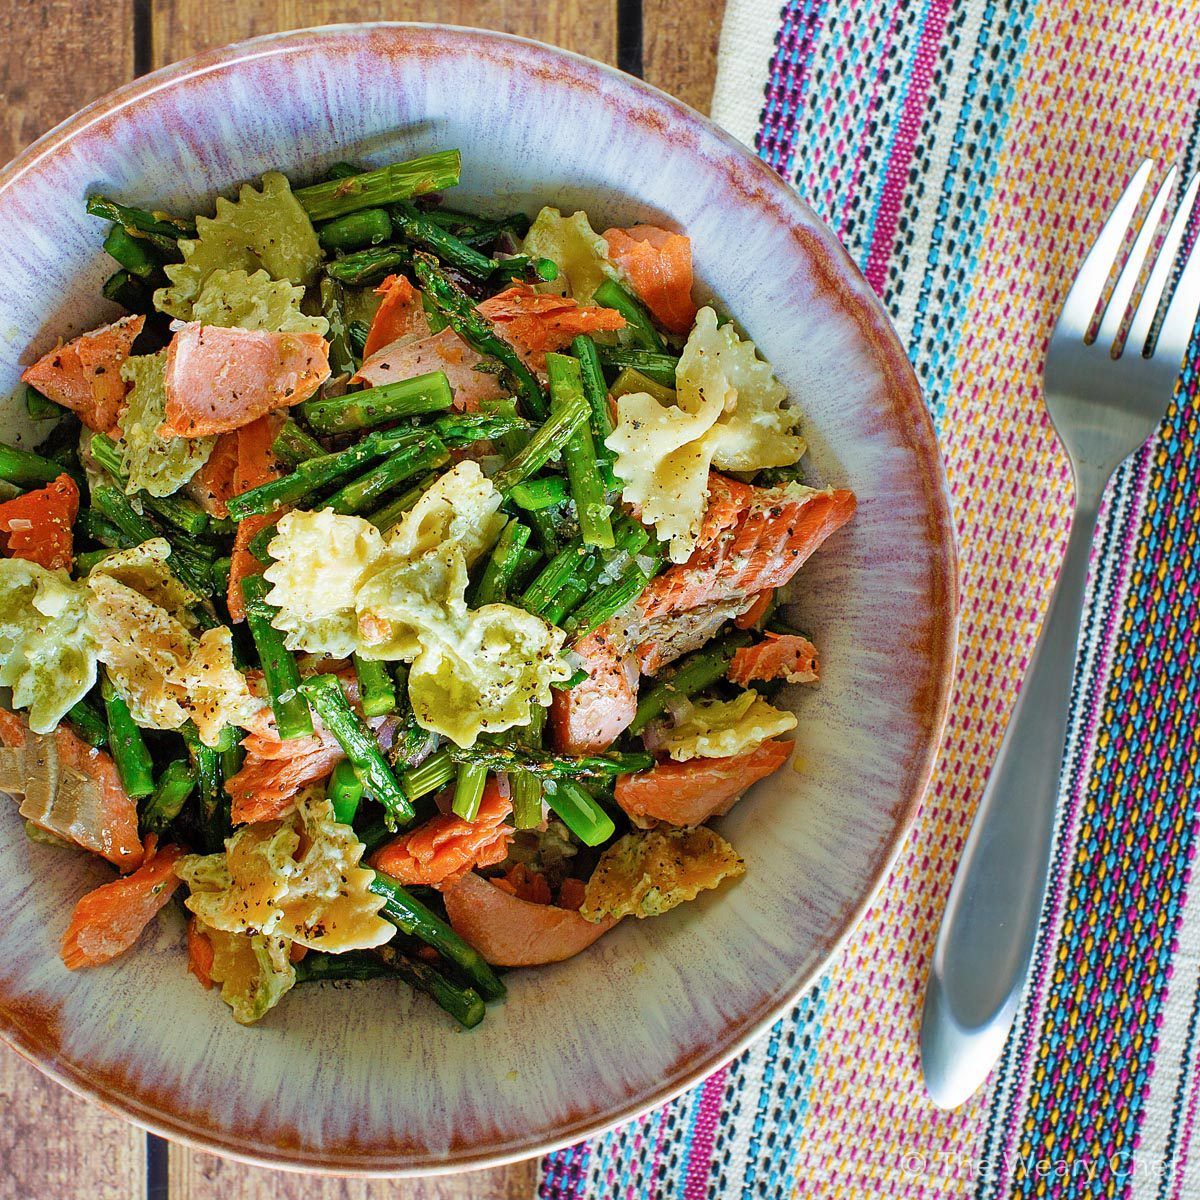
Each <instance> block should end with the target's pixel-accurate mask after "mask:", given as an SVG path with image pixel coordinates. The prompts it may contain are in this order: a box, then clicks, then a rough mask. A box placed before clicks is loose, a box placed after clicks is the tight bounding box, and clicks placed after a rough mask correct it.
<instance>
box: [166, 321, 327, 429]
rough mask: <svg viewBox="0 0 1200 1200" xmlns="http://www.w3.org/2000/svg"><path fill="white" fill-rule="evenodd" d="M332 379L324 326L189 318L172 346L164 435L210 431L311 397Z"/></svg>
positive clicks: (232, 426)
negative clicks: (270, 328) (245, 325)
mask: <svg viewBox="0 0 1200 1200" xmlns="http://www.w3.org/2000/svg"><path fill="white" fill-rule="evenodd" d="M328 378H329V343H328V342H326V341H325V339H324V338H323V337H321V335H320V334H317V333H270V332H267V331H264V330H253V329H225V328H222V327H221V326H218V325H200V324H197V323H195V322H193V323H191V324H188V325H185V326H184V327H183V328H182V329H180V330H179V331H178V332H177V333H176V334H175V336H174V337H173V338H172V339H171V343H170V345H169V346H168V347H167V367H166V376H165V379H164V383H165V387H166V394H167V405H166V419H165V420H164V421H163V423H162V424H161V425H160V426H159V434H160V436H162V437H191V438H195V437H208V436H209V435H210V434H214V433H228V432H229V431H230V430H231V429H240V428H241V427H242V426H243V425H249V424H250V422H251V421H254V420H257V419H258V418H259V417H262V416H265V415H266V414H267V413H269V412H274V411H275V409H277V408H289V407H291V406H292V405H293V404H299V403H300V402H301V401H302V400H307V399H308V398H309V396H311V395H312V394H313V393H314V392H315V391H316V390H317V388H319V387H320V386H321V384H323V383H324V382H325V380H326V379H328Z"/></svg>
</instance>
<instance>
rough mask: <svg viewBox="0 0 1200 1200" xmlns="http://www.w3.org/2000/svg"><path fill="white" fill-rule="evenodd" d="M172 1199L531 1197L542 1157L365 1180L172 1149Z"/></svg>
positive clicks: (443, 1199)
mask: <svg viewBox="0 0 1200 1200" xmlns="http://www.w3.org/2000/svg"><path fill="white" fill-rule="evenodd" d="M170 1161H171V1166H170V1172H169V1175H168V1180H169V1195H170V1200H212V1197H214V1196H219V1197H220V1198H221V1200H531V1197H532V1196H533V1192H534V1187H535V1181H536V1177H537V1160H536V1159H530V1160H529V1161H528V1162H523V1163H516V1164H514V1165H513V1166H510V1167H499V1168H497V1169H495V1170H492V1171H472V1172H471V1173H470V1174H466V1175H444V1176H439V1177H436V1178H432V1179H395V1180H374V1181H368V1180H362V1179H340V1178H333V1177H321V1176H317V1175H295V1174H291V1173H290V1172H287V1171H268V1170H264V1169H263V1168H262V1167H246V1166H242V1165H241V1164H239V1163H235V1162H231V1161H229V1160H228V1159H224V1158H218V1157H217V1156H216V1155H215V1154H201V1153H199V1152H197V1151H195V1150H185V1149H184V1148H183V1147H180V1146H172V1147H171V1160H170Z"/></svg>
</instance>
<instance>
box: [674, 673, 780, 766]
mask: <svg viewBox="0 0 1200 1200" xmlns="http://www.w3.org/2000/svg"><path fill="white" fill-rule="evenodd" d="M795 728H796V717H795V714H794V713H790V712H784V711H783V710H782V709H778V708H775V707H774V706H773V705H770V704H768V703H767V702H766V701H765V700H764V699H763V698H762V696H760V695H759V694H758V693H757V692H755V691H751V690H749V689H747V690H746V691H744V692H740V693H739V694H738V695H736V696H734V698H733V699H732V700H700V701H697V702H696V703H695V704H693V705H692V706H691V708H690V709H689V710H688V712H687V715H686V716H684V717H683V718H682V719H681V720H679V721H677V722H676V723H675V724H674V725H672V726H670V727H669V728H666V729H664V730H662V731H660V732H659V733H658V734H657V739H656V743H657V745H658V746H659V747H660V748H661V749H663V750H665V751H666V752H667V753H668V754H669V755H670V756H671V757H672V758H673V759H675V761H676V762H686V761H687V760H688V759H692V758H733V757H734V756H735V755H738V754H745V753H746V752H747V751H748V750H753V749H755V748H756V747H758V746H761V745H762V744H763V742H765V741H768V740H769V739H770V738H773V737H777V736H778V735H779V734H781V733H787V732H788V731H789V730H792V729H795Z"/></svg>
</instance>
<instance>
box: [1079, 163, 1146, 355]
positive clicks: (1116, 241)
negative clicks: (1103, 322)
mask: <svg viewBox="0 0 1200 1200" xmlns="http://www.w3.org/2000/svg"><path fill="white" fill-rule="evenodd" d="M1153 169H1154V162H1153V160H1152V159H1149V158H1147V159H1144V160H1143V162H1142V165H1141V166H1140V167H1138V169H1137V170H1136V171H1135V172H1134V175H1133V178H1132V179H1131V180H1130V181H1129V184H1128V185H1127V187H1126V188H1125V191H1124V192H1122V193H1121V198H1120V200H1118V201H1117V203H1116V207H1115V208H1114V209H1113V210H1112V214H1111V215H1110V216H1109V218H1108V220H1107V221H1105V222H1104V224H1103V226H1102V227H1101V229H1100V234H1099V236H1098V237H1097V238H1096V241H1095V243H1094V244H1093V246H1092V248H1091V249H1090V250H1089V251H1088V254H1087V258H1085V259H1084V260H1083V266H1081V267H1080V268H1079V274H1078V275H1076V276H1075V282H1074V283H1073V284H1072V285H1071V290H1070V291H1069V292H1068V293H1067V298H1066V300H1065V301H1063V307H1062V314H1061V316H1060V317H1059V318H1058V320H1059V324H1060V325H1064V324H1065V325H1067V326H1069V327H1070V328H1071V330H1072V331H1073V332H1075V333H1078V335H1079V336H1080V337H1081V338H1082V337H1083V335H1084V334H1085V333H1086V332H1087V328H1088V326H1089V325H1090V324H1091V323H1092V314H1093V313H1094V312H1095V311H1096V305H1098V304H1099V303H1100V297H1101V296H1102V295H1103V293H1104V285H1105V284H1106V283H1107V282H1108V275H1109V272H1110V271H1111V270H1112V265H1113V263H1114V262H1115V261H1116V257H1117V253H1118V252H1119V251H1120V249H1121V244H1122V242H1124V240H1125V233H1126V230H1128V228H1129V222H1130V221H1131V220H1133V214H1134V213H1135V212H1136V211H1137V206H1138V203H1139V202H1140V200H1141V198H1142V193H1143V192H1144V191H1145V190H1146V181H1147V180H1148V179H1149V178H1150V172H1151V171H1152V170H1153Z"/></svg>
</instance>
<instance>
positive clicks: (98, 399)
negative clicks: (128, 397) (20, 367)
mask: <svg viewBox="0 0 1200 1200" xmlns="http://www.w3.org/2000/svg"><path fill="white" fill-rule="evenodd" d="M145 323H146V318H145V317H143V316H134V317H122V318H121V319H120V320H119V321H114V322H113V323H112V324H111V325H105V326H104V327H103V328H101V329H93V330H92V331H91V333H85V334H82V335H81V336H79V337H77V338H74V339H73V340H72V341H69V342H67V343H66V344H65V345H62V346H59V347H58V348H57V349H54V350H51V351H50V353H49V354H43V355H42V357H41V358H39V359H38V360H37V362H35V363H34V364H33V366H31V367H28V368H26V370H25V371H24V373H23V374H22V375H21V379H22V380H23V381H24V382H25V383H28V384H32V386H33V387H35V388H37V390H38V391H39V392H41V393H42V395H44V396H49V397H50V399H51V400H53V401H54V402H55V403H56V404H61V405H62V406H63V407H64V408H69V409H71V411H72V412H74V413H77V414H78V415H79V419H80V420H81V421H82V422H83V423H84V424H85V425H86V426H87V427H88V428H89V429H94V430H95V431H96V432H97V433H110V432H111V431H112V430H113V428H114V427H115V426H116V424H117V417H118V415H119V414H120V411H121V404H122V402H123V401H124V399H125V392H126V391H127V390H128V384H126V382H125V380H123V379H122V378H121V364H122V363H123V362H124V361H125V360H126V359H127V358H128V357H129V352H130V351H131V350H132V349H133V343H134V342H135V341H136V340H137V336H138V334H139V333H141V332H142V326H143V325H144V324H145Z"/></svg>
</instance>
